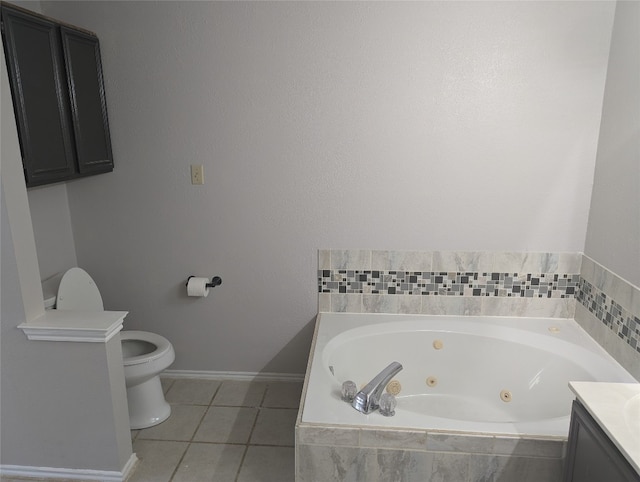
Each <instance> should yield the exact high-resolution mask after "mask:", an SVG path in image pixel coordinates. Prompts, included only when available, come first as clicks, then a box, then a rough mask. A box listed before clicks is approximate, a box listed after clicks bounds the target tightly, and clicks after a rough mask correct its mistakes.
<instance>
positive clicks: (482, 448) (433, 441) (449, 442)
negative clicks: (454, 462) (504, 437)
mask: <svg viewBox="0 0 640 482" xmlns="http://www.w3.org/2000/svg"><path fill="white" fill-rule="evenodd" d="M493 444H494V437H493V436H491V435H463V434H451V433H444V432H443V433H438V432H433V433H429V434H428V435H427V443H426V448H427V450H428V451H430V452H463V453H479V454H490V453H492V451H493Z"/></svg>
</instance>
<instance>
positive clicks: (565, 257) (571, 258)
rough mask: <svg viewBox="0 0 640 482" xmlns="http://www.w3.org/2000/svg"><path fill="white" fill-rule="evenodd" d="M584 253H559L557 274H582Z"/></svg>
mask: <svg viewBox="0 0 640 482" xmlns="http://www.w3.org/2000/svg"><path fill="white" fill-rule="evenodd" d="M581 267H582V253H559V254H558V270H557V273H572V274H574V273H580V271H581Z"/></svg>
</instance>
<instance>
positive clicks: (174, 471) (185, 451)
mask: <svg viewBox="0 0 640 482" xmlns="http://www.w3.org/2000/svg"><path fill="white" fill-rule="evenodd" d="M189 447H191V442H187V447H186V448H185V449H184V452H183V453H182V457H180V460H178V463H177V464H176V468H175V469H173V472H171V477H169V482H171V481H172V480H173V478H174V477H175V476H176V473H178V469H179V468H180V466H181V465H182V461H183V460H184V457H185V455H187V452H188V451H189Z"/></svg>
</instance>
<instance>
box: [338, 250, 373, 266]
mask: <svg viewBox="0 0 640 482" xmlns="http://www.w3.org/2000/svg"><path fill="white" fill-rule="evenodd" d="M331 269H357V270H366V269H371V251H370V250H368V249H332V250H331Z"/></svg>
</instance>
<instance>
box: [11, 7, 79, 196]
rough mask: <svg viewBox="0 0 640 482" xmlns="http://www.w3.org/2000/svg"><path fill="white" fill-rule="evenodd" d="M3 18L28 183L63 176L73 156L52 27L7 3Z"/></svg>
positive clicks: (63, 82) (72, 168) (55, 33)
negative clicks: (12, 7) (8, 5)
mask: <svg viewBox="0 0 640 482" xmlns="http://www.w3.org/2000/svg"><path fill="white" fill-rule="evenodd" d="M2 22H3V28H4V44H5V50H6V52H5V53H6V58H7V67H8V69H9V75H10V76H11V82H10V83H11V89H12V94H13V96H12V97H13V102H14V108H15V112H16V120H17V124H18V131H19V132H20V136H19V137H20V148H21V149H22V158H23V165H24V169H25V177H26V181H27V185H28V186H35V185H38V184H45V183H49V182H55V181H60V180H63V179H68V178H69V177H70V176H72V175H73V173H74V172H75V158H74V152H73V143H72V142H73V139H72V136H73V134H72V132H71V130H70V125H71V124H70V116H69V108H68V95H67V85H66V80H65V74H64V71H63V68H64V63H63V62H62V59H61V50H60V42H59V38H58V31H57V26H56V24H54V23H53V22H50V21H48V20H46V19H41V18H36V17H32V16H30V15H26V14H24V13H22V12H20V11H18V10H13V9H11V8H8V7H6V6H3V7H2Z"/></svg>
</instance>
